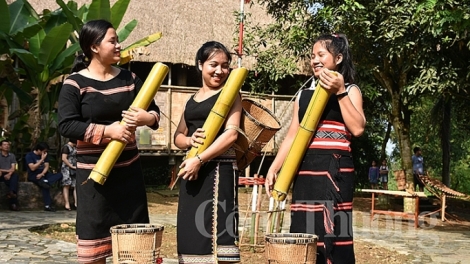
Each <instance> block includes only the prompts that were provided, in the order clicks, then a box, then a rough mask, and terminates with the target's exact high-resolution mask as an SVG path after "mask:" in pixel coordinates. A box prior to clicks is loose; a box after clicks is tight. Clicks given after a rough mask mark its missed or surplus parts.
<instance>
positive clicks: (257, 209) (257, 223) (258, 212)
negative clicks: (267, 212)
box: [253, 177, 263, 246]
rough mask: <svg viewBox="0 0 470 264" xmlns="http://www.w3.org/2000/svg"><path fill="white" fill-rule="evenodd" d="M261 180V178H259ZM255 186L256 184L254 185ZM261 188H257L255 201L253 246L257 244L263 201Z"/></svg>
mask: <svg viewBox="0 0 470 264" xmlns="http://www.w3.org/2000/svg"><path fill="white" fill-rule="evenodd" d="M261 178H262V177H261ZM255 184H256V185H257V183H255ZM262 195H263V188H262V185H261V186H259V188H258V201H256V217H255V238H254V243H253V244H254V245H255V246H256V245H257V244H258V230H259V218H260V212H261V211H260V210H261V200H262V199H263V196H262Z"/></svg>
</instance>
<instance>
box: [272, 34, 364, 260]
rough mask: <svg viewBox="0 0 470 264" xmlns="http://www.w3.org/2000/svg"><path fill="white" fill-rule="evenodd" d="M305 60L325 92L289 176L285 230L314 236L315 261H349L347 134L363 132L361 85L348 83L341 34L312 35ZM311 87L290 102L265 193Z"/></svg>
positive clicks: (350, 180) (350, 185)
mask: <svg viewBox="0 0 470 264" xmlns="http://www.w3.org/2000/svg"><path fill="white" fill-rule="evenodd" d="M310 64H311V66H312V69H313V72H314V75H315V77H316V78H317V79H318V81H319V83H320V85H321V86H322V87H323V88H324V89H326V90H328V92H329V93H330V94H331V96H330V98H329V100H328V102H327V105H326V107H325V110H324V111H323V114H322V116H321V118H320V120H319V123H318V127H317V129H316V131H315V132H314V136H313V138H312V140H311V142H310V144H309V145H308V148H307V151H306V153H305V155H304V157H303V159H302V161H301V164H300V167H299V170H298V172H297V176H296V177H295V179H294V186H293V190H292V204H291V212H292V213H291V226H290V232H292V233H310V234H315V235H317V236H318V243H317V251H318V255H317V259H316V261H317V263H318V264H330V263H335V264H337V263H344V264H346V263H347V264H352V263H355V256H354V245H353V231H352V199H353V192H354V164H353V160H352V156H351V138H352V136H360V135H361V134H362V133H363V131H364V127H365V124H366V119H365V116H364V112H363V109H362V94H361V91H360V90H359V87H358V86H357V85H355V84H354V67H353V62H352V58H351V53H350V50H349V44H348V40H347V39H346V36H344V35H342V34H339V35H338V34H333V35H332V34H326V35H322V36H320V37H319V38H318V39H316V40H315V44H314V46H313V50H312V59H311V62H310ZM331 70H333V71H337V72H338V75H334V74H333V73H331V72H330V71H331ZM313 93H314V90H312V89H307V90H303V91H301V93H300V95H299V96H298V98H297V100H296V102H295V105H294V112H293V117H292V122H291V124H290V127H289V131H288V133H287V136H286V138H285V139H284V141H283V142H282V144H281V147H280V148H279V151H278V153H277V155H276V158H275V159H274V161H273V163H272V165H271V167H270V168H269V170H268V173H267V176H266V184H265V185H266V191H267V192H268V193H270V192H271V190H272V187H273V184H274V181H275V179H276V175H277V173H278V172H279V170H280V169H281V166H282V164H283V161H284V159H285V158H286V156H287V153H288V151H289V149H290V146H291V145H292V142H293V140H294V138H295V135H296V133H297V130H298V129H299V127H300V122H301V120H302V119H303V117H304V115H305V113H306V110H307V107H308V104H309V102H310V99H311V98H312V95H313Z"/></svg>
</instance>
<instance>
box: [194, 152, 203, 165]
mask: <svg viewBox="0 0 470 264" xmlns="http://www.w3.org/2000/svg"><path fill="white" fill-rule="evenodd" d="M196 158H198V159H199V161H200V162H201V164H203V163H204V161H202V159H201V157H199V154H196Z"/></svg>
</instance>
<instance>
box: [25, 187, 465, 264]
mask: <svg viewBox="0 0 470 264" xmlns="http://www.w3.org/2000/svg"><path fill="white" fill-rule="evenodd" d="M147 197H148V200H149V211H150V213H151V214H176V210H177V202H178V197H176V195H174V193H170V192H167V191H163V192H162V191H150V192H148V194H147ZM261 197H262V199H261V204H262V206H261V210H265V209H266V208H265V207H267V204H268V200H267V198H266V196H265V195H264V194H263V195H262V196H261ZM251 198H252V191H251V189H250V188H248V189H245V188H241V189H240V193H239V204H240V225H243V224H244V220H245V218H246V219H247V220H248V221H250V219H251V215H249V214H246V213H245V211H246V210H247V209H248V208H249V204H250V203H249V201H251ZM370 204H371V198H370V197H367V196H366V197H355V198H354V210H355V213H354V217H362V214H369V211H370ZM391 204H392V205H393V204H394V206H400V205H399V204H396V202H393V201H392V202H391ZM448 208H452V210H448V212H449V213H448V214H447V216H446V217H447V219H448V221H447V222H445V225H443V226H442V227H441V228H443V229H447V230H452V229H453V226H459V227H460V228H461V226H462V225H466V226H468V227H469V228H470V210H468V209H469V208H470V201H469V200H462V199H449V200H448ZM285 214H286V215H288V212H286V213H285ZM362 218H363V219H367V217H365V218H364V217H362ZM403 224H404V225H405V224H408V223H403ZM454 224H455V225H454ZM378 226H379V228H380V227H381V226H385V224H384V223H381V222H380V221H379V223H378ZM33 232H36V233H38V234H40V235H43V236H47V237H51V238H56V239H61V240H65V241H69V242H75V234H74V224H73V223H63V224H57V225H51V226H49V227H48V228H47V229H45V230H37V229H35V230H34V231H33ZM244 236H245V239H243V241H242V246H241V247H240V248H241V251H242V263H247V264H251V263H266V259H265V256H264V247H263V234H259V236H258V241H259V242H258V243H257V244H258V245H259V246H257V247H252V246H249V245H246V244H250V243H249V241H248V238H247V237H248V234H247V232H245V234H244ZM162 241H163V243H162V247H161V256H162V257H164V258H173V259H175V258H177V253H176V227H175V226H169V225H166V226H165V229H164V234H163V240H162ZM354 249H355V253H356V262H357V263H371V261H372V260H380V263H389V264H395V263H396V264H398V263H406V262H408V261H409V260H410V259H409V258H408V257H407V256H406V255H402V254H400V253H398V252H396V251H393V250H389V249H387V248H384V247H379V246H376V245H374V244H372V243H368V242H363V241H358V240H356V241H355V242H354ZM373 262H374V261H373Z"/></svg>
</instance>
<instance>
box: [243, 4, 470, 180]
mask: <svg viewBox="0 0 470 264" xmlns="http://www.w3.org/2000/svg"><path fill="white" fill-rule="evenodd" d="M258 3H259V4H261V5H264V6H266V8H267V10H268V13H269V14H271V15H272V16H273V17H274V18H275V20H276V22H275V23H274V24H271V25H269V26H267V27H264V28H262V27H257V28H254V31H253V32H254V33H255V34H256V37H253V36H252V37H251V38H250V40H251V41H250V42H249V43H248V44H247V50H248V51H249V52H251V54H257V56H258V58H261V60H258V65H257V70H258V71H259V73H258V74H259V76H261V77H260V80H261V79H262V80H263V81H259V86H258V87H255V88H256V89H259V90H262V91H265V92H269V91H270V90H269V89H271V88H272V87H275V86H274V85H269V83H272V82H276V80H277V79H278V78H279V76H281V77H283V76H287V75H292V73H293V72H295V71H296V69H291V68H289V69H288V70H287V69H286V64H285V60H289V59H290V60H292V59H293V58H294V60H293V62H292V63H291V64H288V67H295V66H294V65H296V66H298V65H299V63H301V62H302V61H303V60H305V59H306V58H308V57H307V56H306V55H304V54H308V50H309V48H310V46H311V45H312V43H311V39H313V37H315V36H318V35H320V34H322V33H328V32H341V33H345V34H346V35H347V36H348V39H349V42H350V45H351V48H352V52H353V58H354V61H355V65H356V67H357V71H358V72H359V77H360V78H359V86H360V87H361V89H362V91H363V95H364V105H365V107H364V108H365V111H366V116H367V118H368V121H369V124H368V126H367V133H366V136H367V137H368V140H372V141H373V142H374V143H373V144H372V145H375V144H378V143H379V141H380V140H377V139H380V138H382V139H383V140H386V137H384V136H383V135H384V134H385V128H386V127H387V126H386V124H387V123H388V122H391V123H392V124H393V131H394V135H393V136H392V139H393V141H394V142H395V143H396V146H397V148H398V149H399V150H400V158H396V159H395V160H399V161H401V165H400V166H398V167H400V168H405V169H407V171H408V173H407V175H408V176H407V177H408V181H411V178H412V176H411V173H410V172H411V154H412V151H411V149H412V146H413V145H416V144H418V143H420V142H419V141H416V142H413V141H414V140H416V139H417V136H416V135H417V134H416V131H413V129H415V124H413V121H415V120H416V119H415V117H414V111H419V110H420V109H421V104H423V103H426V104H429V102H433V101H437V100H436V99H437V98H441V97H442V96H444V98H447V99H446V100H451V101H450V102H451V104H457V103H458V102H457V101H456V100H455V99H457V97H460V96H461V95H462V94H468V88H469V87H468V85H469V83H470V82H469V72H470V71H469V70H470V68H469V67H470V63H469V61H470V60H469V57H470V53H469V43H470V37H469V35H468V26H469V23H470V19H469V13H468V7H469V2H468V1H463V2H462V1H453V0H451V1H445V0H426V1H417V0H411V1H404V0H403V1H400V0H385V1H379V0H372V1H369V0H368V1H364V0H358V1H356V0H346V1H331V0H325V1H311V0H309V1H304V0H292V1H287V0H260V1H258ZM274 49H276V50H280V52H277V53H274V51H272V50H274ZM260 54H266V55H265V56H266V59H263V58H264V57H263V55H260ZM269 54H275V56H274V55H271V56H269ZM257 85H258V84H257ZM429 100H430V101H429ZM430 109H432V106H431V105H430V106H429V108H427V111H428V112H425V113H424V116H425V117H428V118H430V116H429V113H430V112H429V110H430ZM441 124H442V123H441ZM453 124H455V122H454V123H453ZM439 125H440V124H436V125H435V126H434V127H430V126H424V127H420V128H423V129H424V128H429V129H433V130H435V131H442V129H443V128H442V127H439ZM467 131H468V130H467ZM371 135H373V136H371ZM424 135H429V134H426V133H425V134H424ZM437 135H438V136H440V134H437ZM452 136H455V135H454V134H452ZM437 139H441V137H438V138H436V140H437ZM459 139H461V138H459ZM446 140H447V139H444V138H443V142H445V141H446ZM433 144H434V145H440V144H442V142H438V141H435V143H433ZM377 148H378V147H375V148H374V149H377ZM439 152H440V151H437V153H439ZM377 154H378V153H376V155H377ZM439 156H441V155H439ZM359 162H363V161H359ZM368 163H369V162H367V165H364V164H361V165H362V166H368ZM441 163H442V162H441ZM357 165H358V164H356V167H357ZM359 170H361V169H360V168H359Z"/></svg>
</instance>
